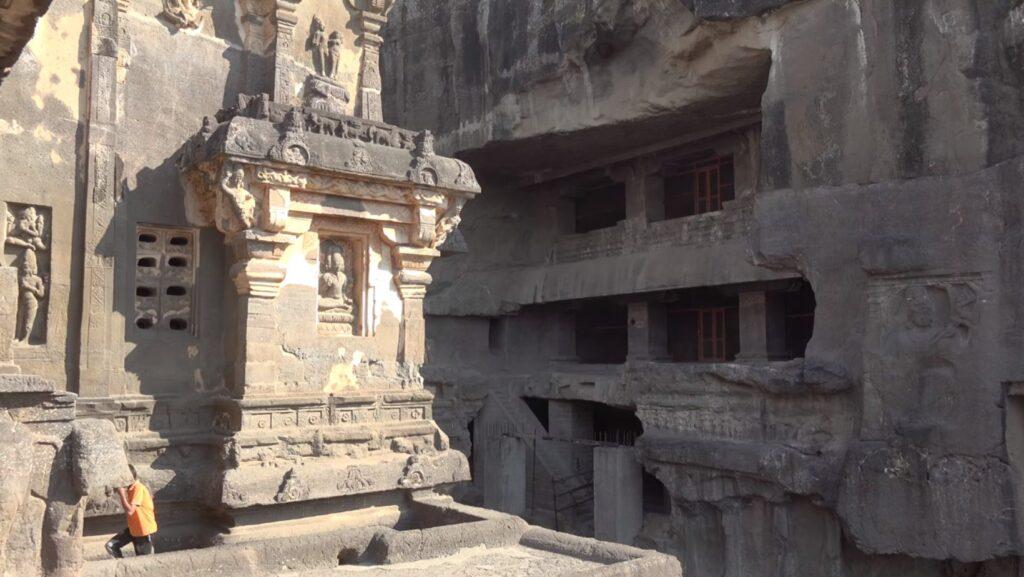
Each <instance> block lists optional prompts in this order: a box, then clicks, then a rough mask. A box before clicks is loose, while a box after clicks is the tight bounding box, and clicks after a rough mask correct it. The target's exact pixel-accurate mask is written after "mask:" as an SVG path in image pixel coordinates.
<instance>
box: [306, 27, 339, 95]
mask: <svg viewBox="0 0 1024 577" xmlns="http://www.w3.org/2000/svg"><path fill="white" fill-rule="evenodd" d="M341 45H342V41H341V33H340V32H338V31H337V30H335V31H333V32H331V33H330V34H328V33H327V27H326V26H324V21H323V20H321V19H320V17H319V16H314V17H313V23H312V24H310V26H309V40H308V41H307V43H306V49H307V50H309V51H310V53H311V54H312V56H313V70H314V71H315V72H316V74H317V75H318V76H320V77H323V78H329V79H331V80H336V79H337V78H338V69H339V67H340V66H341Z"/></svg>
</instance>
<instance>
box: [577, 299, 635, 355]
mask: <svg viewBox="0 0 1024 577" xmlns="http://www.w3.org/2000/svg"><path fill="white" fill-rule="evenodd" d="M628 317H629V313H628V310H627V308H626V306H625V305H621V304H617V303H614V302H611V301H601V302H599V303H591V304H587V305H586V306H584V307H583V308H582V309H580V310H579V311H577V312H576V357H577V358H578V359H579V361H580V362H581V363H589V364H606V365H618V364H622V363H624V362H626V353H627V351H628V349H629V343H628V340H627V332H628V328H627V323H628Z"/></svg>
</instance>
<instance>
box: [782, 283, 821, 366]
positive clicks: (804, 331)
mask: <svg viewBox="0 0 1024 577" xmlns="http://www.w3.org/2000/svg"><path fill="white" fill-rule="evenodd" d="M783 302H784V306H785V314H786V355H787V357H788V358H791V359H796V358H800V357H803V356H804V354H805V353H806V352H807V343H809V342H811V337H812V336H813V335H814V311H815V308H816V307H817V302H816V301H815V299H814V289H812V288H811V284H810V283H808V282H807V281H801V282H800V284H799V286H798V287H797V288H796V289H795V290H791V291H786V292H785V293H784V297H783Z"/></svg>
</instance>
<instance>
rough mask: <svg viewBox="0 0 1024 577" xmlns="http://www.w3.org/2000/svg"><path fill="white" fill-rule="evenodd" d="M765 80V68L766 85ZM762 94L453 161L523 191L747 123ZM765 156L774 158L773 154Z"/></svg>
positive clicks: (507, 145) (500, 143) (502, 145)
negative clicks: (567, 171)
mask: <svg viewBox="0 0 1024 577" xmlns="http://www.w3.org/2000/svg"><path fill="white" fill-rule="evenodd" d="M766 54H767V53H766ZM767 75H768V70H767V68H765V69H764V80H765V82H767ZM763 92H764V83H761V84H760V88H759V89H758V90H757V92H756V94H753V95H750V96H748V97H744V98H740V99H722V100H721V101H718V102H716V103H713V104H709V105H707V106H704V107H700V109H699V110H695V109H687V110H684V111H678V112H675V113H670V114H665V115H661V116H655V117H650V118H645V119H642V120H636V121H631V122H622V123H618V124H606V125H602V126H597V127H592V128H587V129H583V130H578V131H574V132H559V133H550V134H544V135H541V136H536V137H531V138H526V139H521V140H491V141H489V142H488V143H487V144H485V145H484V146H483V147H481V148H475V149H471V150H465V151H459V152H457V153H456V154H455V156H457V157H459V158H460V159H462V160H464V161H466V162H468V163H469V164H470V165H471V166H473V169H474V170H475V171H476V173H477V176H478V177H479V178H480V179H482V180H491V179H494V180H497V179H512V181H513V182H519V183H521V184H523V185H525V184H529V183H531V182H533V181H542V180H545V179H546V178H548V176H547V175H545V174H544V173H545V172H546V171H555V170H560V169H564V168H567V167H576V166H585V165H588V164H592V163H594V162H595V161H596V160H598V159H602V158H609V157H615V156H619V155H627V154H630V153H635V151H637V149H641V148H645V147H652V146H655V145H661V144H663V143H665V142H666V141H672V140H674V139H680V138H684V137H686V136H687V135H690V134H695V133H698V132H702V131H708V130H712V129H714V128H716V127H721V126H723V125H727V124H730V123H732V122H735V121H738V120H740V119H742V118H747V117H749V116H750V115H751V114H755V113H756V112H757V110H758V109H759V108H760V100H761V94H762V93H763ZM787 146H788V144H787ZM786 150H788V148H787V149H786ZM769 152H771V153H772V154H775V153H776V151H775V150H769ZM787 156H788V155H787ZM523 167H529V170H528V171H525V170H524V168H523Z"/></svg>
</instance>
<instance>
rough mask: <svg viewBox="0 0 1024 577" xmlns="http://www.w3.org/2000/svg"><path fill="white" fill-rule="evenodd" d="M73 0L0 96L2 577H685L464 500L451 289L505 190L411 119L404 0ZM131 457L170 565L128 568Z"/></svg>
mask: <svg viewBox="0 0 1024 577" xmlns="http://www.w3.org/2000/svg"><path fill="white" fill-rule="evenodd" d="M61 1H62V0H57V1H56V2H55V3H54V4H53V5H52V6H50V8H49V11H48V12H47V13H46V16H44V17H43V18H42V19H41V20H40V21H39V23H38V25H37V31H36V35H35V36H33V37H32V39H31V40H29V41H28V45H27V47H26V48H25V52H24V53H23V54H22V57H21V59H19V60H17V64H15V65H14V67H13V68H12V69H11V70H10V73H9V76H7V78H6V79H5V80H4V81H3V84H2V85H0V103H2V104H0V109H2V110H4V111H7V110H12V111H15V114H13V115H12V116H6V112H4V117H3V120H2V121H0V122H2V124H0V126H2V129H0V132H2V137H3V139H4V140H3V142H2V143H0V159H2V165H3V166H4V169H3V170H4V179H3V180H4V181H5V184H4V187H5V188H4V190H3V192H2V193H0V194H2V196H0V200H2V201H3V202H0V212H3V214H4V221H3V222H4V226H3V227H0V230H2V235H0V246H2V247H3V259H2V261H0V280H2V281H3V282H2V284H0V343H2V344H0V485H2V487H0V488H2V489H3V491H2V494H3V497H2V499H0V576H2V577H15V576H17V577H43V576H46V577H49V576H60V577H80V576H87V577H107V576H110V577H113V576H121V575H126V574H145V575H149V576H168V577H170V576H178V575H182V574H185V573H188V574H190V575H195V576H204V575H209V576H211V577H212V576H214V575H217V576H234V575H238V576H242V575H246V576H248V575H267V576H270V575H285V574H287V575H304V576H307V577H313V576H314V575H328V574H330V575H337V574H347V573H351V572H360V571H366V570H368V566H378V567H377V568H376V569H373V570H374V571H385V572H388V573H392V572H395V573H398V574H404V575H428V574H434V571H435V569H434V568H432V567H437V568H439V567H444V568H445V569H444V570H443V571H444V572H459V573H462V574H470V575H472V574H481V575H482V574H485V573H486V574H499V575H509V576H511V575H518V574H522V573H524V572H535V571H537V570H539V569H541V568H543V570H544V571H545V572H546V573H551V574H557V575H566V576H575V575H584V574H586V575H608V576H619V575H638V576H652V577H653V576H667V577H671V576H673V575H680V567H679V563H678V561H677V560H676V559H674V558H672V557H670V556H667V555H663V554H658V553H655V552H651V551H643V550H640V549H636V548H633V547H626V546H622V545H618V544H611V543H601V542H597V541H594V540H592V539H583V538H580V537H575V536H572V535H568V534H562V533H557V532H553V531H550V530H548V529H544V528H540V527H534V526H530V525H528V524H527V523H525V522H524V521H522V520H521V519H519V518H516V517H513V516H511V515H508V514H506V513H501V512H495V511H489V510H485V509H478V508H474V507H470V506H465V505H460V504H457V503H455V502H454V501H453V500H452V499H451V498H450V497H448V496H445V495H444V494H443V493H441V492H439V491H442V490H450V488H451V487H452V486H454V485H456V484H459V483H462V482H466V481H468V480H469V479H470V469H469V464H468V462H467V460H466V457H465V455H464V454H462V453H461V452H459V451H458V450H455V449H453V448H452V447H451V446H450V444H449V441H448V437H447V435H446V434H445V433H444V432H443V431H442V430H441V429H440V428H439V427H438V426H437V424H436V423H435V421H434V420H433V404H432V401H433V394H432V393H431V392H430V391H429V390H427V389H425V388H424V384H423V379H422V377H421V375H420V366H421V364H422V363H423V361H424V353H425V349H424V335H425V324H424V316H423V307H424V305H423V299H424V296H425V294H426V289H427V286H428V285H429V284H430V283H431V275H430V274H429V273H428V268H429V267H430V265H431V263H432V261H433V260H434V259H435V258H437V257H438V256H440V254H441V249H442V247H443V246H445V243H446V241H447V240H448V239H449V238H452V235H453V232H454V231H455V230H456V228H457V227H458V225H459V222H460V214H461V211H462V209H463V207H464V206H465V205H466V204H467V202H469V201H471V200H472V199H473V198H474V197H475V196H477V195H478V194H479V193H480V192H481V189H480V186H479V184H478V183H477V181H476V177H475V174H474V172H473V170H472V169H471V168H470V166H469V165H468V164H466V163H465V162H463V161H461V160H457V159H454V158H448V157H445V156H442V155H440V154H437V152H436V151H435V148H434V137H433V135H432V134H431V132H430V131H429V130H421V131H410V130H404V129H401V128H398V127H396V126H393V125H389V124H386V123H384V122H383V115H382V110H383V103H382V89H381V74H380V68H379V53H380V49H381V46H382V44H383V41H384V40H383V37H382V36H381V35H380V32H381V28H382V26H383V25H384V24H385V23H386V21H387V14H388V12H389V10H390V9H391V7H392V2H391V1H390V0H345V1H344V2H342V1H338V2H326V1H319V0H313V1H306V2H302V3H299V2H292V1H290V0H276V1H273V0H272V1H264V0H243V1H241V2H238V3H232V2H212V3H204V2H197V1H195V0H162V1H157V0H142V1H140V2H138V3H133V2H120V1H119V2H113V1H112V0H95V1H90V2H89V3H88V4H87V5H86V6H85V10H84V11H83V9H82V8H83V7H82V5H81V4H80V3H75V2H66V3H63V4H61ZM43 8H44V9H45V7H43ZM8 9H11V5H10V3H7V4H3V5H0V14H2V13H3V11H4V10H8ZM15 9H19V10H20V9H21V7H20V6H18V7H15ZM4 48H5V50H13V51H15V52H17V51H19V50H20V48H19V47H18V46H16V45H15V43H11V44H10V45H9V46H8V45H5V46H4ZM171 61H173V64H172V63H171ZM79 75H81V78H82V79H83V81H82V82H79V81H78V80H77V78H78V76H79ZM32 78H37V79H38V78H44V82H47V83H50V84H49V87H48V88H42V87H39V86H37V85H36V82H35V81H33V80H32ZM54 107H56V108H57V109H58V110H59V112H57V111H55V110H54ZM40 115H41V117H42V118H43V120H39V119H40ZM30 124H31V125H33V126H34V128H33V129H32V131H33V132H32V133H31V135H28V134H26V133H25V132H24V130H23V129H22V127H23V126H27V125H30ZM26 136H30V137H29V138H28V140H27V141H26V140H25V137H26ZM39 139H42V140H39ZM42 141H46V142H48V143H49V144H52V145H53V148H51V149H50V150H49V151H48V152H47V154H46V155H45V156H46V158H45V159H41V157H39V156H38V155H37V152H38V150H33V148H32V147H33V144H31V143H36V144H38V143H40V142H42ZM30 142H31V143H30ZM39 160H43V162H45V163H48V166H46V167H45V168H44V167H41V166H39V165H37V164H36V162H37V161H39ZM128 465H133V466H134V467H135V468H136V470H137V471H138V472H139V476H140V478H141V480H142V481H143V482H145V483H146V484H147V485H148V486H149V487H150V488H151V490H152V492H153V494H154V496H155V498H156V503H157V517H158V523H159V525H160V531H159V532H158V534H157V535H156V537H155V542H156V549H157V551H158V554H157V555H154V556H150V557H141V558H129V559H108V558H107V556H106V553H105V552H104V550H103V543H104V542H105V541H106V539H107V538H109V536H110V535H112V534H113V533H115V532H118V531H120V530H121V528H122V527H123V524H124V514H123V511H121V508H120V504H119V501H118V498H117V492H116V489H117V488H118V487H123V486H126V485H127V484H129V483H130V482H131V475H130V471H129V467H128ZM356 566H359V567H356ZM496 570H497V571H498V573H494V571H496Z"/></svg>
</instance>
